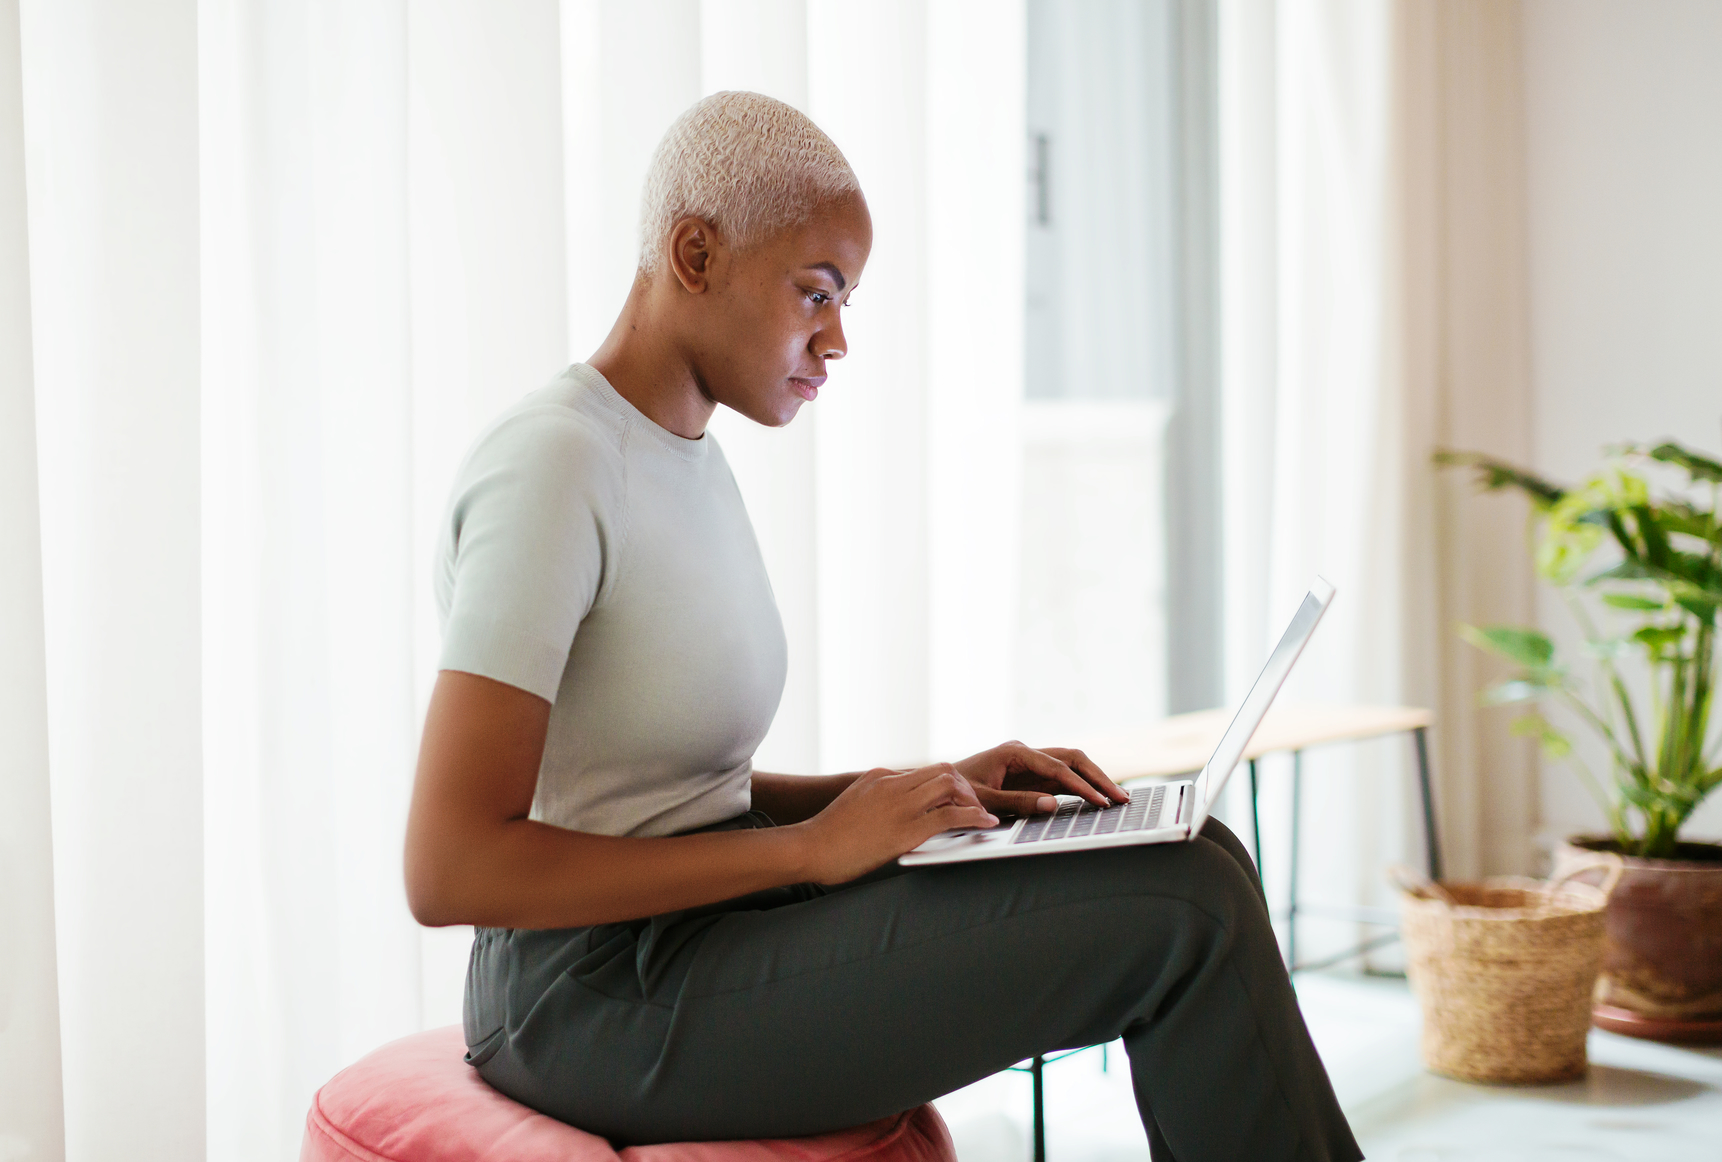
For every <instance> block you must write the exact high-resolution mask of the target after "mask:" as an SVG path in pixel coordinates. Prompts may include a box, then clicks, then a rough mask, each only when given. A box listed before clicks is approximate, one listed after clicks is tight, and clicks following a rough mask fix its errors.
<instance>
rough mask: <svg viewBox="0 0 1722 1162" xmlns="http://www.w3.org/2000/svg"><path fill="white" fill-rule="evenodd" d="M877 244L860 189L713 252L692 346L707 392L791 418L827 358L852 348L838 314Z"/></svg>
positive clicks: (730, 403) (731, 404)
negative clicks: (746, 242)
mask: <svg viewBox="0 0 1722 1162" xmlns="http://www.w3.org/2000/svg"><path fill="white" fill-rule="evenodd" d="M872 246H873V220H872V218H871V217H870V216H869V215H868V213H867V202H866V200H865V199H863V198H862V197H861V196H860V195H859V194H854V195H851V196H847V197H844V198H841V199H835V200H832V201H829V202H826V203H824V204H822V205H821V206H820V207H819V208H818V209H817V210H816V211H815V212H814V214H813V216H812V218H810V219H809V220H808V221H807V222H806V223H804V224H802V225H800V226H795V227H791V228H790V229H787V230H784V231H781V232H780V233H778V234H777V235H776V236H774V237H771V238H767V239H766V240H764V241H763V242H760V243H759V244H757V245H755V246H753V247H751V248H750V249H748V250H744V251H741V252H739V253H738V252H736V251H733V250H729V249H728V248H727V247H719V248H715V249H716V253H715V254H714V255H713V257H714V258H715V259H716V261H714V262H713V263H712V268H711V283H710V287H709V289H708V291H707V293H706V294H705V295H702V296H699V297H701V298H703V299H705V302H704V303H703V304H702V306H703V307H704V310H701V311H699V312H698V320H699V321H698V325H697V329H698V334H697V337H696V341H695V344H694V346H695V348H696V350H695V351H693V352H691V354H692V356H693V358H692V360H691V362H692V364H693V367H694V373H695V376H696V378H697V379H698V381H699V385H700V390H701V391H703V392H704V393H705V395H706V396H707V397H708V398H709V399H711V400H712V401H714V402H716V403H720V404H723V405H724V406H725V407H728V408H732V409H734V410H735V411H738V412H740V413H741V414H742V415H744V416H746V417H748V418H749V419H751V420H755V421H757V422H758V423H761V424H766V425H769V426H771V427H781V426H782V425H784V424H787V423H788V422H789V421H790V420H792V419H794V418H795V414H796V412H798V411H800V410H801V405H802V404H804V403H812V402H813V400H814V399H815V398H816V397H817V396H818V394H819V389H820V387H821V385H822V384H824V382H825V365H826V363H827V361H829V360H832V359H841V358H843V356H844V355H845V354H846V353H847V352H848V350H849V348H848V344H847V342H846V341H845V339H844V336H843V320H842V317H841V315H842V311H843V308H844V307H845V306H847V305H848V301H849V295H850V294H851V293H852V292H853V291H854V290H855V285H856V283H858V282H859V281H860V280H861V270H862V268H863V267H864V266H866V264H867V255H868V252H869V251H870V250H871V249H872Z"/></svg>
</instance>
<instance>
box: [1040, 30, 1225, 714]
mask: <svg viewBox="0 0 1722 1162" xmlns="http://www.w3.org/2000/svg"><path fill="white" fill-rule="evenodd" d="M1213 7H1214V4H1213V0H1093V2H1090V3H1083V4H1070V3H1064V2H1061V0H1028V77H1027V109H1026V125H1027V132H1028V151H1027V152H1028V158H1029V170H1028V181H1029V190H1028V197H1027V199H1026V203H1027V207H1028V213H1027V221H1026V223H1025V230H1026V232H1027V238H1026V289H1027V294H1026V302H1025V304H1024V310H1025V325H1024V332H1025V338H1024V342H1025V347H1026V350H1025V352H1024V356H1025V393H1026V396H1027V399H1026V400H1025V415H1024V425H1023V431H1024V448H1023V457H1024V459H1023V495H1024V507H1023V534H1024V535H1023V546H1024V547H1023V571H1022V614H1021V626H1020V631H1021V639H1020V647H1019V659H1020V664H1019V674H1020V678H1019V682H1018V702H1019V717H1020V719H1021V721H1022V722H1023V724H1024V730H1025V732H1027V733H1033V734H1034V735H1035V736H1036V737H1039V736H1040V732H1045V734H1046V736H1048V737H1051V736H1054V735H1063V734H1066V733H1068V732H1072V731H1076V732H1080V731H1094V730H1106V729H1109V728H1116V727H1121V726H1125V725H1128V724H1129V723H1131V722H1133V721H1138V720H1141V719H1143V718H1152V717H1157V716H1159V715H1160V714H1162V713H1166V712H1177V711H1181V710H1191V709H1199V708H1202V707H1206V706H1211V705H1215V704H1217V703H1218V702H1219V701H1220V694H1221V690H1220V671H1221V665H1220V656H1219V645H1220V635H1219V599H1218V590H1219V584H1218V582H1219V561H1218V553H1219V538H1218V532H1217V528H1216V521H1217V514H1218V511H1219V484H1218V481H1219V471H1218V440H1217V416H1216V407H1215V397H1216V393H1217V385H1216V382H1215V368H1214V358H1213V350H1214V343H1213V315H1214V312H1213V301H1212V300H1213V289H1212V288H1213V271H1214V266H1215V261H1214V241H1213V228H1212V221H1213V212H1212V204H1213V200H1214V180H1213V160H1212V159H1213V155H1214V147H1213V115H1212V111H1213V97H1212V89H1213V81H1214V50H1213V26H1214V12H1213Z"/></svg>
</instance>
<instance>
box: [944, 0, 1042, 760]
mask: <svg viewBox="0 0 1722 1162" xmlns="http://www.w3.org/2000/svg"><path fill="white" fill-rule="evenodd" d="M1026 29H1027V15H1026V12H1025V10H1024V6H1023V4H1022V2H1021V0H932V3H931V5H930V7H929V8H928V20H927V37H928V43H927V95H926V101H927V106H926V118H927V131H926V132H927V161H926V166H927V169H926V183H927V194H926V198H927V210H926V215H927V218H926V221H927V227H926V259H925V261H926V267H927V269H926V274H925V280H926V295H927V298H926V310H927V322H926V335H927V339H926V349H925V350H926V358H927V373H926V380H925V383H926V392H927V397H926V416H927V420H926V422H927V433H928V434H927V468H926V472H927V566H928V581H927V586H928V588H927V605H928V618H927V631H928V639H929V640H928V646H927V649H928V670H929V674H928V691H927V693H928V698H929V702H930V705H929V709H928V715H929V721H928V731H929V749H930V753H931V755H932V757H935V758H956V757H960V756H961V755H964V754H968V753H970V752H971V751H974V750H978V749H982V748H984V747H987V746H991V745H994V744H996V743H999V742H1002V741H1004V739H1005V738H1006V737H1007V735H1008V734H1009V732H1010V731H1011V730H1012V729H1013V723H1012V720H1013V718H1014V716H1015V715H1014V711H1015V705H1014V703H1015V695H1016V680H1015V679H1016V674H1015V668H1014V665H1013V662H1014V658H1013V654H1014V645H1015V643H1016V638H1017V593H1018V577H1019V575H1020V571H1021V567H1022V564H1021V554H1022V551H1023V549H1022V546H1021V545H1020V543H1019V541H1020V537H1019V530H1020V529H1021V527H1022V512H1021V496H1020V480H1021V473H1022V450H1021V447H1020V443H1019V440H1020V434H1019V431H1018V421H1019V415H1020V409H1021V404H1022V397H1023V310H1024V288H1023V259H1024V244H1025V230H1026V226H1025V221H1026V220H1025V212H1026V211H1025V207H1024V192H1025V189H1026V185H1025V180H1024V179H1025V175H1026V173H1027V159H1026V156H1025V150H1024V140H1025V121H1024V110H1025V104H1024V102H1025V99H1026V98H1025V84H1026V79H1027V48H1026V41H1025V33H1026Z"/></svg>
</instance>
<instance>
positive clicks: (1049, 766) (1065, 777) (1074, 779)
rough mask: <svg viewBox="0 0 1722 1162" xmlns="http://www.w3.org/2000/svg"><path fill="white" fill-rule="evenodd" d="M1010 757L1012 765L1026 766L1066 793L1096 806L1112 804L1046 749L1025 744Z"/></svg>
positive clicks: (1121, 797) (1123, 797)
mask: <svg viewBox="0 0 1722 1162" xmlns="http://www.w3.org/2000/svg"><path fill="white" fill-rule="evenodd" d="M1011 758H1012V760H1013V765H1015V766H1018V767H1019V768H1026V769H1027V770H1029V771H1032V772H1033V773H1035V774H1037V775H1039V776H1041V777H1042V778H1044V779H1049V780H1051V781H1052V782H1053V783H1054V784H1056V785H1057V786H1058V787H1060V788H1062V789H1063V791H1064V793H1065V794H1067V795H1080V796H1081V797H1082V798H1084V799H1087V800H1088V801H1089V802H1090V803H1093V804H1094V805H1095V806H1096V807H1109V806H1111V805H1112V804H1111V801H1109V800H1108V799H1107V797H1106V795H1105V793H1103V792H1101V791H1099V790H1096V789H1095V788H1094V787H1093V786H1091V785H1090V784H1089V782H1088V780H1087V779H1085V778H1083V777H1082V776H1081V775H1079V774H1077V773H1076V772H1075V771H1073V770H1071V769H1070V768H1069V767H1067V766H1065V765H1064V763H1063V762H1062V761H1061V760H1059V759H1057V758H1054V757H1053V756H1052V755H1051V754H1050V753H1049V752H1047V751H1039V750H1034V749H1032V748H1031V747H1026V746H1025V747H1022V748H1020V749H1019V750H1017V751H1015V752H1014V753H1013V754H1012V755H1011ZM1127 797H1128V796H1123V795H1121V796H1120V798H1119V799H1118V800H1117V801H1118V802H1120V803H1122V802H1123V801H1124V799H1125V798H1127Z"/></svg>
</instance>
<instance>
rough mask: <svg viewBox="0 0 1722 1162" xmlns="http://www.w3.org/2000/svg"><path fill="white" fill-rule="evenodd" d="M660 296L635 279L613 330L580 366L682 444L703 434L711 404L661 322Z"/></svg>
mask: <svg viewBox="0 0 1722 1162" xmlns="http://www.w3.org/2000/svg"><path fill="white" fill-rule="evenodd" d="M664 293H673V292H666V291H664V290H662V289H655V288H654V287H653V285H652V283H651V281H650V280H649V279H648V278H645V277H642V278H639V279H636V280H635V282H634V286H633V289H632V290H631V291H629V292H628V301H627V302H626V303H625V304H623V306H622V313H621V314H620V315H618V316H616V325H615V326H613V327H611V328H610V334H609V335H608V336H606V337H605V339H604V342H603V343H601V344H600V345H599V347H598V350H597V351H595V352H593V353H592V357H591V358H590V359H588V360H587V361H586V362H587V363H589V364H591V365H592V367H593V368H594V369H595V370H597V372H598V374H600V375H602V376H603V377H604V378H605V379H607V380H609V382H610V386H611V387H613V388H615V389H616V393H617V394H618V395H620V396H621V397H622V398H623V399H625V400H627V401H628V402H629V403H631V404H633V405H634V406H635V407H637V408H639V409H640V411H641V413H642V414H644V415H645V417H646V418H647V419H649V420H651V421H652V422H653V423H654V424H657V425H658V426H659V427H660V428H663V429H664V430H665V431H668V432H673V433H674V434H676V435H678V436H680V437H682V438H683V439H684V440H697V439H699V438H700V437H701V436H703V435H704V434H705V430H706V424H707V422H709V421H710V420H711V417H712V412H713V411H714V410H716V408H717V404H716V403H715V402H714V401H713V400H712V399H711V397H709V396H707V395H706V394H705V392H704V391H703V390H701V388H700V384H699V379H698V377H697V376H696V375H695V374H694V368H693V364H692V363H691V362H690V361H689V360H688V358H687V356H686V353H685V352H684V351H683V350H682V345H681V344H680V343H679V342H678V341H677V339H676V336H675V334H674V333H673V331H672V330H671V328H670V327H669V326H667V320H666V318H665V316H666V314H667V312H666V311H664V310H663V309H662V308H663V306H664V305H665V304H662V303H660V302H658V301H656V300H657V299H659V297H660V295H662V294H664Z"/></svg>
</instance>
